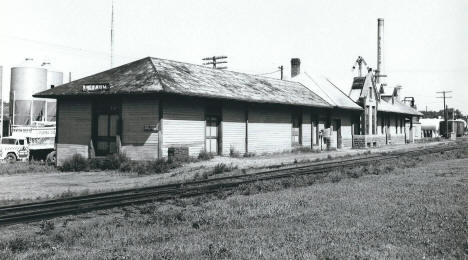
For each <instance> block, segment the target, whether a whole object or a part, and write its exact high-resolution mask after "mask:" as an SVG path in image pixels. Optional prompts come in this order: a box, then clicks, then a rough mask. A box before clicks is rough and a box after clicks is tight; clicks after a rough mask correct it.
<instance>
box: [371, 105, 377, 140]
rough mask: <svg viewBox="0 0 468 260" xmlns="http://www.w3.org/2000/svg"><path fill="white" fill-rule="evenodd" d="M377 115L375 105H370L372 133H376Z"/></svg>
mask: <svg viewBox="0 0 468 260" xmlns="http://www.w3.org/2000/svg"><path fill="white" fill-rule="evenodd" d="M376 118H377V115H376V109H375V106H372V134H373V135H375V134H377V119H376Z"/></svg>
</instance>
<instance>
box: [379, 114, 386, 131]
mask: <svg viewBox="0 0 468 260" xmlns="http://www.w3.org/2000/svg"><path fill="white" fill-rule="evenodd" d="M384 121H385V120H384V118H383V116H382V117H381V118H380V127H381V129H380V130H381V131H382V134H383V133H384V128H385V122H384Z"/></svg>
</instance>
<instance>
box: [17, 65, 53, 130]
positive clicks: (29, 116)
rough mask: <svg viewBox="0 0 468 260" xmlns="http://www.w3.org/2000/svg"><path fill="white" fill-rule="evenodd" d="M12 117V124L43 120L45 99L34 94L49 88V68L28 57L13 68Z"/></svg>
mask: <svg viewBox="0 0 468 260" xmlns="http://www.w3.org/2000/svg"><path fill="white" fill-rule="evenodd" d="M10 82H11V83H10V84H11V85H10V106H11V109H10V118H11V120H12V125H31V124H33V122H34V121H43V119H44V115H45V101H44V100H41V99H36V98H33V96H32V95H33V94H35V93H37V92H40V91H43V90H46V89H47V70H46V69H45V68H41V67H40V66H38V65H37V64H36V63H35V62H34V60H33V59H31V58H27V59H25V61H24V62H23V63H22V64H21V65H20V66H17V67H12V68H11V81H10Z"/></svg>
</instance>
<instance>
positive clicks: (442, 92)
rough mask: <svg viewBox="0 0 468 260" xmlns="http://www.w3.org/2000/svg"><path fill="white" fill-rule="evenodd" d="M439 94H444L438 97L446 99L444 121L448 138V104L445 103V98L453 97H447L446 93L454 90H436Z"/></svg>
mask: <svg viewBox="0 0 468 260" xmlns="http://www.w3.org/2000/svg"><path fill="white" fill-rule="evenodd" d="M436 93H438V94H442V96H441V97H437V98H443V99H444V121H445V138H448V120H447V106H446V105H445V99H447V98H452V97H447V96H446V94H448V93H452V91H446V90H444V91H439V92H436Z"/></svg>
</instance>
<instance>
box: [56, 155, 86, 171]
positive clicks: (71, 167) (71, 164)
mask: <svg viewBox="0 0 468 260" xmlns="http://www.w3.org/2000/svg"><path fill="white" fill-rule="evenodd" d="M61 170H62V171H65V172H81V171H89V162H88V160H87V159H85V158H84V157H83V156H82V155H81V154H74V155H73V156H72V157H70V158H68V159H66V160H64V161H63V164H62V167H61Z"/></svg>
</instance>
